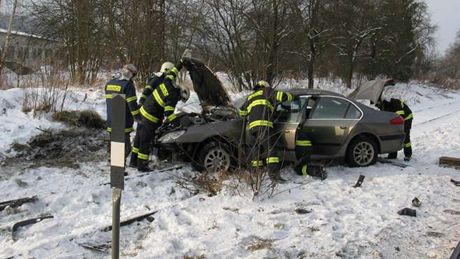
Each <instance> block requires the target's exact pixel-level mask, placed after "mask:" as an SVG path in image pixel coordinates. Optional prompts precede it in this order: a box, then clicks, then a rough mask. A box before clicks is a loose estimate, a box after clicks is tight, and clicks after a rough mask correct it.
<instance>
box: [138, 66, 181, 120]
mask: <svg viewBox="0 0 460 259" xmlns="http://www.w3.org/2000/svg"><path fill="white" fill-rule="evenodd" d="M177 75H178V70H177V69H176V68H173V69H171V70H170V72H169V74H168V75H167V76H166V77H165V79H164V80H162V81H161V83H159V84H158V86H157V87H156V88H155V89H153V91H152V93H151V94H150V95H149V96H147V98H146V100H145V102H144V104H143V105H142V107H141V110H140V112H141V115H142V117H144V118H146V119H147V120H149V121H151V122H152V123H161V122H162V121H163V119H164V118H165V117H166V118H167V119H168V122H171V121H173V120H174V119H176V115H175V114H174V110H175V107H176V104H177V102H178V101H179V100H180V90H179V88H178V87H176V86H175V85H174V83H173V81H174V79H175V78H176V77H177Z"/></svg>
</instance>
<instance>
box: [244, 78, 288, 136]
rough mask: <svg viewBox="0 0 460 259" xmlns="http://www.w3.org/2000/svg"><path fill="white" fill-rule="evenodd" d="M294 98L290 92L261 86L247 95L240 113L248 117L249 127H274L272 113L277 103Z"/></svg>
mask: <svg viewBox="0 0 460 259" xmlns="http://www.w3.org/2000/svg"><path fill="white" fill-rule="evenodd" d="M292 99H293V96H292V94H290V93H285V92H281V91H276V90H274V89H272V88H269V87H264V88H259V89H257V90H256V91H255V92H253V93H252V94H250V95H249V96H248V97H247V99H246V102H245V103H244V104H243V106H242V107H241V108H240V115H241V116H243V117H247V119H248V123H249V124H248V125H249V126H248V127H249V129H253V128H255V127H259V126H265V127H270V128H273V121H272V119H273V118H272V115H273V112H274V110H275V107H276V104H277V103H281V102H285V101H292Z"/></svg>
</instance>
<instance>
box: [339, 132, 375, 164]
mask: <svg viewBox="0 0 460 259" xmlns="http://www.w3.org/2000/svg"><path fill="white" fill-rule="evenodd" d="M377 156H378V150H377V144H376V143H375V141H374V140H373V139H371V138H369V137H366V136H359V137H357V138H355V139H353V140H352V141H351V142H350V144H349V145H348V148H347V154H346V162H347V163H348V165H350V166H351V167H365V166H370V165H372V164H375V162H376V161H377Z"/></svg>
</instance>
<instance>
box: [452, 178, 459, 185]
mask: <svg viewBox="0 0 460 259" xmlns="http://www.w3.org/2000/svg"><path fill="white" fill-rule="evenodd" d="M450 181H451V182H452V183H453V184H454V185H455V186H460V181H455V180H454V179H450Z"/></svg>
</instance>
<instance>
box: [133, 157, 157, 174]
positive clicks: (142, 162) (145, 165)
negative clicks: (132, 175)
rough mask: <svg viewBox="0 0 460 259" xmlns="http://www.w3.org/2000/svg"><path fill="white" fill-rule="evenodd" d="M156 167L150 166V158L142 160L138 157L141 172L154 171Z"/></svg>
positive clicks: (138, 167) (138, 169)
mask: <svg viewBox="0 0 460 259" xmlns="http://www.w3.org/2000/svg"><path fill="white" fill-rule="evenodd" d="M153 170H154V169H153V168H151V167H149V161H148V160H142V159H138V160H137V171H139V172H152V171H153Z"/></svg>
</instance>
